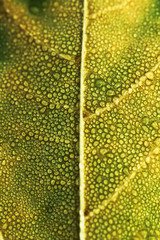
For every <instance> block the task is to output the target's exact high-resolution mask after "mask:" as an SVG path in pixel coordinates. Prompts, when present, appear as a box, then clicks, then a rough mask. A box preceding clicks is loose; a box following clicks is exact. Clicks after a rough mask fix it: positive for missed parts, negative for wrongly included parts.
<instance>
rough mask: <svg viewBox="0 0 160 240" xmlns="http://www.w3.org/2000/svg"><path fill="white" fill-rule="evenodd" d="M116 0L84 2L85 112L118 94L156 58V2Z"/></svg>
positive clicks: (159, 37)
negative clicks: (86, 5) (85, 6)
mask: <svg viewBox="0 0 160 240" xmlns="http://www.w3.org/2000/svg"><path fill="white" fill-rule="evenodd" d="M102 2H103V3H102ZM115 2H117V1H115ZM118 2H119V3H118ZM118 2H117V5H116V4H113V3H114V1H107V2H106V1H88V8H87V10H86V12H87V20H86V31H85V36H86V42H85V47H86V55H85V63H84V78H85V80H84V81H85V91H84V94H85V103H84V107H85V110H86V114H87V115H89V114H92V113H94V112H95V111H96V109H97V108H105V107H106V106H107V103H112V102H113V101H116V100H117V98H120V97H122V96H123V95H124V93H125V91H127V90H128V89H129V88H132V85H134V84H137V83H138V82H139V81H140V78H141V77H143V76H144V75H145V74H146V73H147V72H149V71H150V70H151V69H152V68H153V67H154V66H155V64H156V63H157V61H158V57H159V50H160V35H159V34H160V32H159V28H160V19H159V7H158V3H157V1H150V0H143V1H140V2H139V1H136V0H134V1H118ZM120 2H121V3H120ZM99 5H100V6H101V7H102V8H99ZM104 5H105V7H104ZM110 5H113V7H110ZM114 5H115V6H114ZM107 6H108V7H107ZM91 8H94V9H95V11H93V10H92V11H91ZM96 9H97V10H96ZM99 82H101V83H99Z"/></svg>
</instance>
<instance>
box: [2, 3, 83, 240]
mask: <svg viewBox="0 0 160 240" xmlns="http://www.w3.org/2000/svg"><path fill="white" fill-rule="evenodd" d="M30 2H31V1H18V0H17V1H16V0H14V1H13V0H12V1H9V0H5V1H3V2H2V1H0V20H1V23H0V25H1V28H0V33H3V34H2V35H1V36H0V40H1V43H0V44H1V45H0V47H1V50H0V51H1V53H2V54H1V56H2V57H1V59H0V79H1V83H2V95H1V97H2V98H1V99H2V102H1V118H2V129H1V160H0V238H2V239H5V240H24V239H25V240H26V239H27V240H31V239H34V240H45V239H46V240H53V239H57V240H59V239H67V240H69V239H70V240H71V239H76V240H77V239H78V235H79V221H78V215H79V214H78V211H79V186H78V182H79V169H78V164H79V160H78V155H79V149H78V138H79V133H78V124H79V97H78V95H79V76H80V64H79V59H80V49H81V31H82V2H81V1H79V0H76V1H72V0H70V1H56V2H55V1H46V3H45V4H43V2H42V1H39V2H38V1H32V3H34V4H35V5H34V6H32V9H31V8H30ZM36 4H39V5H36ZM33 7H34V8H33ZM36 8H39V10H36ZM75 17H76V20H75ZM62 25H63V27H62Z"/></svg>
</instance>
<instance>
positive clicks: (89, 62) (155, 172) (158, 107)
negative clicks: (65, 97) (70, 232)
mask: <svg viewBox="0 0 160 240" xmlns="http://www.w3.org/2000/svg"><path fill="white" fill-rule="evenodd" d="M84 19H85V22H84V24H85V31H84V37H83V38H84V41H85V42H84V43H83V58H82V66H83V73H82V84H81V85H82V86H83V93H82V102H83V106H82V108H81V126H82V128H83V132H82V137H81V151H82V157H81V178H83V179H81V184H82V186H81V195H83V197H82V200H81V221H82V222H81V239H87V240H88V239H96V240H102V239H107V240H110V239H112V240H113V239H114V240H115V239H116V240H118V239H121V240H130V239H134V240H137V239H139V240H140V239H157V240H158V239H160V221H159V219H160V205H159V203H160V185H159V183H160V95H159V93H160V92H159V90H160V57H159V56H160V35H159V34H160V32H159V29H160V4H159V1H154V0H151V1H150V0H143V1H137V0H134V1H127V0H126V1H100V0H99V1H91V0H88V1H86V7H85V17H84Z"/></svg>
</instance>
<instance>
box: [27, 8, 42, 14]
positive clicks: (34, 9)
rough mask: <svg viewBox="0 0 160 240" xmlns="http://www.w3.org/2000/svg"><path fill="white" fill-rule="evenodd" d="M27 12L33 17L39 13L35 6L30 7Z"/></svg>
mask: <svg viewBox="0 0 160 240" xmlns="http://www.w3.org/2000/svg"><path fill="white" fill-rule="evenodd" d="M29 10H30V12H31V13H32V14H35V15H36V14H39V13H40V9H39V8H38V7H37V6H31V7H30V8H29Z"/></svg>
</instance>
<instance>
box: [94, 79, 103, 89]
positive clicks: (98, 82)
mask: <svg viewBox="0 0 160 240" xmlns="http://www.w3.org/2000/svg"><path fill="white" fill-rule="evenodd" d="M104 84H105V83H104V81H103V80H102V79H97V80H96V81H95V86H96V87H97V88H100V87H102V86H104Z"/></svg>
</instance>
